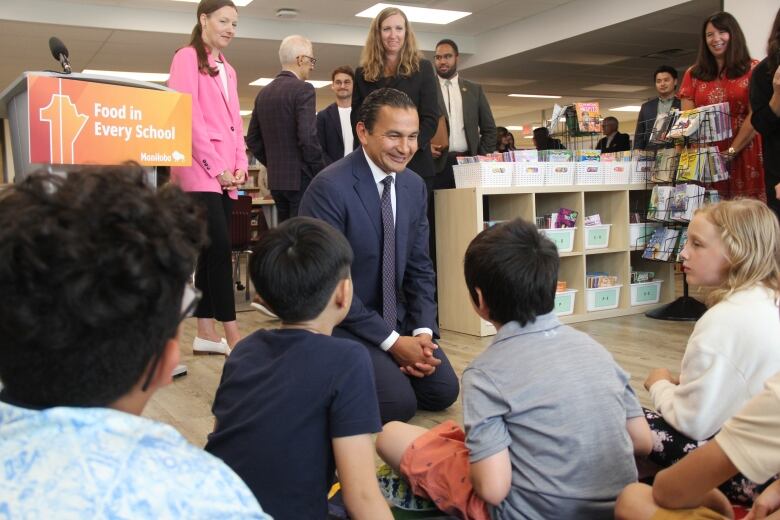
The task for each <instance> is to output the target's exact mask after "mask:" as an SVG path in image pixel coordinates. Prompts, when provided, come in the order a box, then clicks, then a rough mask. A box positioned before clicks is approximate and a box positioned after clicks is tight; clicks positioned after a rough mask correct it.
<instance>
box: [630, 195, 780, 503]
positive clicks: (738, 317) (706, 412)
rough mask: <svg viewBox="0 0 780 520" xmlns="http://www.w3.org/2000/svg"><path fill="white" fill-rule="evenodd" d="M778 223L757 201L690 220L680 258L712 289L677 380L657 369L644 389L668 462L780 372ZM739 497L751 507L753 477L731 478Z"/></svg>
mask: <svg viewBox="0 0 780 520" xmlns="http://www.w3.org/2000/svg"><path fill="white" fill-rule="evenodd" d="M779 236H780V228H779V227H778V223H777V219H776V218H775V216H774V214H773V213H772V211H771V210H770V209H769V208H768V207H767V206H766V205H765V204H764V203H762V202H759V201H757V200H750V199H742V200H733V201H725V202H721V203H718V204H714V205H711V206H705V207H704V208H702V209H699V210H697V211H696V213H695V214H694V216H693V219H692V220H691V223H690V226H689V227H688V241H687V243H686V244H685V247H684V248H683V250H682V253H681V254H680V256H681V257H682V259H683V270H684V271H685V273H686V274H687V276H688V281H689V282H690V283H691V284H694V285H703V286H709V287H715V288H716V289H715V290H714V291H712V292H711V293H710V295H709V298H708V302H707V303H708V304H709V305H710V308H709V310H708V311H707V312H706V313H704V315H703V316H702V317H701V318H700V319H699V321H698V322H697V323H696V327H695V328H694V329H693V333H692V334H691V337H690V339H689V340H688V345H687V347H686V348H685V355H684V356H683V360H682V367H681V371H680V375H679V377H676V376H674V375H673V374H672V373H671V372H670V371H669V370H667V369H665V368H657V369H655V370H653V371H651V372H650V375H649V376H648V378H647V381H645V387H646V388H647V389H648V390H649V391H650V397H651V399H652V401H653V406H654V408H655V410H657V412H652V411H647V418H648V421H649V422H650V427H651V428H652V430H653V432H654V433H653V434H654V437H655V445H654V447H653V453H652V454H651V455H650V459H651V460H652V461H654V462H656V463H657V464H660V465H662V466H665V467H666V466H670V465H671V464H673V463H674V462H676V461H677V460H679V459H680V458H682V457H683V456H684V455H685V454H686V453H688V452H690V451H692V450H693V449H695V448H696V447H697V446H699V445H700V444H701V442H699V441H706V439H709V438H711V437H712V436H713V435H715V433H717V431H718V430H720V428H721V426H723V423H724V422H726V420H727V419H729V418H730V417H732V416H733V415H734V414H735V413H736V412H737V411H738V410H739V409H740V408H742V406H744V405H745V403H746V402H747V401H748V400H749V399H750V398H751V397H753V396H754V395H756V394H757V393H758V392H759V391H761V388H762V386H763V384H764V382H765V381H766V380H767V379H768V378H769V377H770V376H772V375H774V374H775V373H776V372H778V371H780V320H778V312H779V309H778V297H779V296H780V267H778V258H780V257H779V256H778V253H779V252H780V240H778V237H779ZM722 489H723V491H724V493H726V496H727V497H728V498H729V499H730V500H731V501H732V502H734V503H741V504H750V502H752V499H753V498H754V497H755V496H756V495H758V493H759V492H760V489H757V486H756V484H755V483H753V482H750V481H749V480H747V479H745V478H744V477H742V476H741V475H737V476H736V477H735V478H734V479H731V480H730V481H729V482H727V483H725V484H724V487H723V488H722Z"/></svg>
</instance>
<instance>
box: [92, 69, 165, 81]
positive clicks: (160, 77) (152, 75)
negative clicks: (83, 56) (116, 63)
mask: <svg viewBox="0 0 780 520" xmlns="http://www.w3.org/2000/svg"><path fill="white" fill-rule="evenodd" d="M81 72H82V73H83V74H94V75H96V76H113V77H115V78H124V79H134V80H138V81H155V82H157V83H163V82H165V81H168V76H169V74H168V73H167V72H128V71H125V70H96V69H84V70H82V71H81Z"/></svg>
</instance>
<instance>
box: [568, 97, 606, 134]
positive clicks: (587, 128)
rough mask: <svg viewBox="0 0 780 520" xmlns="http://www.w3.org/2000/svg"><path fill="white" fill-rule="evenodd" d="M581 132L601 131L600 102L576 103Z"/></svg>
mask: <svg viewBox="0 0 780 520" xmlns="http://www.w3.org/2000/svg"><path fill="white" fill-rule="evenodd" d="M574 110H575V112H576V113H577V122H578V128H579V130H580V132H601V114H600V113H599V112H600V110H599V104H598V103H596V102H594V103H574Z"/></svg>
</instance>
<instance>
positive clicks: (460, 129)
mask: <svg viewBox="0 0 780 520" xmlns="http://www.w3.org/2000/svg"><path fill="white" fill-rule="evenodd" d="M447 81H450V82H451V83H452V84H451V85H449V86H448V85H447ZM439 86H441V95H442V96H443V97H444V105H445V106H446V107H447V113H448V116H449V120H450V148H449V151H450V152H467V151H468V149H469V143H468V141H466V123H465V121H463V98H462V97H461V95H460V85H459V83H458V75H457V74H455V75H454V76H453V77H451V78H450V79H449V80H446V79H444V78H442V77H439Z"/></svg>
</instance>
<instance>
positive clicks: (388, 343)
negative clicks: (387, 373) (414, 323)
mask: <svg viewBox="0 0 780 520" xmlns="http://www.w3.org/2000/svg"><path fill="white" fill-rule="evenodd" d="M363 155H365V157H366V162H368V167H369V168H370V169H371V175H372V176H373V177H374V184H376V189H377V193H378V194H379V200H382V192H383V191H384V190H385V185H384V184H382V181H383V180H384V178H385V177H387V176H388V175H390V176H391V177H392V178H393V182H391V183H390V202H391V205H392V206H393V223H395V221H396V218H395V213H396V211H395V180H396V177H395V172H388V173H385V172H384V171H382V169H381V168H380V167H379V166H377V165H376V163H375V162H374V161H372V160H371V157H369V156H368V154H367V153H366V150H365V148H364V149H363ZM419 334H428V335H430V336H431V337H433V330H432V329H430V328H429V327H420V328H417V329H414V331H412V336H417V335H419ZM400 337H401V335H400V334H399V333H398V332H396V331H393V332H391V333H390V335H389V336H388V337H387V338H386V339H385V340H384V341H383V342H382V343H380V344H379V347H380V348H381V349H382V350H385V351H387V350H388V349H390V347H392V346H393V344H395V342H396V341H398V338H400Z"/></svg>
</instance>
